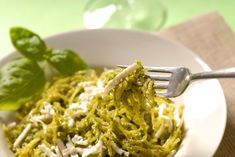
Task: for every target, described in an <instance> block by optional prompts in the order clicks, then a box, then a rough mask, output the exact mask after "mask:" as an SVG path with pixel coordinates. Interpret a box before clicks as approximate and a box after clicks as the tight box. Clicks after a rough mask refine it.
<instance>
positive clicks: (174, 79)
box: [118, 65, 235, 98]
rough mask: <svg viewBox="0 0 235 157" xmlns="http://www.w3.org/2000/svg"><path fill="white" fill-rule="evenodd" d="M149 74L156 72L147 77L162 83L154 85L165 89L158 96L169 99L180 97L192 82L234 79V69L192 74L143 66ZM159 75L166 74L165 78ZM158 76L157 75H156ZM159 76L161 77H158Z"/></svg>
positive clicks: (179, 68) (180, 70) (185, 71)
mask: <svg viewBox="0 0 235 157" xmlns="http://www.w3.org/2000/svg"><path fill="white" fill-rule="evenodd" d="M118 67H121V68H126V67H128V66H127V65H118ZM144 68H145V69H146V70H148V71H149V72H156V74H155V75H148V76H149V77H150V78H151V79H153V80H155V81H163V82H164V84H162V83H156V87H157V88H158V89H165V92H161V93H158V94H159V95H160V96H166V97H169V98H173V97H177V96H180V95H181V94H182V93H183V92H184V91H185V89H186V88H187V87H188V85H189V84H190V83H191V82H192V81H193V80H199V79H211V78H235V67H234V68H228V69H221V70H215V71H208V72H201V73H195V74H192V73H191V72H190V70H189V68H186V67H148V66H144ZM161 73H166V74H168V75H167V76H165V75H162V74H161ZM157 74H158V75H157ZM160 74H161V75H160Z"/></svg>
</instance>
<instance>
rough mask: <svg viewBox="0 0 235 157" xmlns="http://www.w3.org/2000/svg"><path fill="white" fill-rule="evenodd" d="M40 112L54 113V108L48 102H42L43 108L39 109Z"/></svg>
mask: <svg viewBox="0 0 235 157" xmlns="http://www.w3.org/2000/svg"><path fill="white" fill-rule="evenodd" d="M40 112H41V113H42V114H45V115H47V114H49V115H54V114H55V110H54V109H53V107H52V105H51V104H50V103H49V102H44V108H42V109H41V111H40Z"/></svg>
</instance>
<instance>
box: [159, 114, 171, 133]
mask: <svg viewBox="0 0 235 157" xmlns="http://www.w3.org/2000/svg"><path fill="white" fill-rule="evenodd" d="M160 117H161V118H163V119H164V120H165V123H166V124H168V126H169V128H168V131H169V132H171V131H172V129H173V124H172V121H171V119H170V118H169V117H167V116H164V115H162V116H160Z"/></svg>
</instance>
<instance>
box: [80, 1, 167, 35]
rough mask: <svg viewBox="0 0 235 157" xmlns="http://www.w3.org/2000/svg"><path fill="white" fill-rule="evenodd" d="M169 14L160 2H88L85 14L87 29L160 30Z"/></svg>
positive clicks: (84, 21)
mask: <svg viewBox="0 0 235 157" xmlns="http://www.w3.org/2000/svg"><path fill="white" fill-rule="evenodd" d="M166 17H167V12H166V9H165V7H164V6H163V5H162V4H161V3H160V2H159V1H158V0H88V2H87V3H86V5H85V8H84V13H83V24H84V26H85V28H88V29H95V28H102V27H111V28H128V29H140V30H145V31H156V30H159V29H160V28H161V27H162V26H163V24H164V23H165V20H166Z"/></svg>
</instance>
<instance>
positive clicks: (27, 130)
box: [13, 124, 32, 148]
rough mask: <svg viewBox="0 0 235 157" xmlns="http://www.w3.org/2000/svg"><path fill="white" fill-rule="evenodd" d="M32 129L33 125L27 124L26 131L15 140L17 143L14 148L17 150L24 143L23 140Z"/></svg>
mask: <svg viewBox="0 0 235 157" xmlns="http://www.w3.org/2000/svg"><path fill="white" fill-rule="evenodd" d="M31 127H32V125H31V124H27V125H26V127H25V129H24V130H23V131H22V133H21V134H20V135H19V136H18V137H17V139H16V140H15V142H14V144H13V147H14V148H16V147H17V146H18V145H19V144H20V143H21V142H22V140H23V139H24V138H25V137H26V135H27V134H28V132H29V130H30V129H31Z"/></svg>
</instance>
